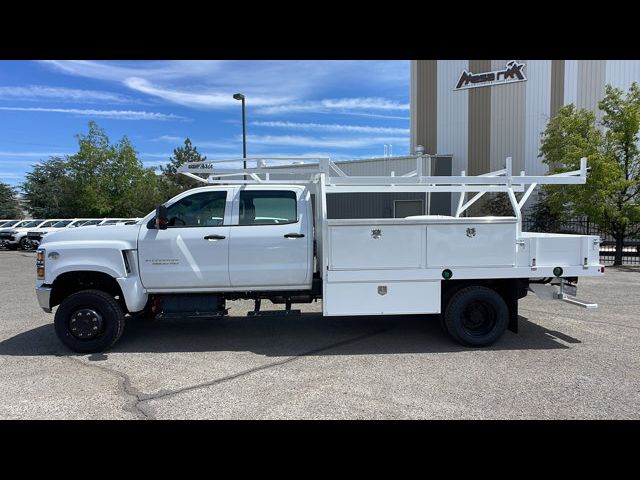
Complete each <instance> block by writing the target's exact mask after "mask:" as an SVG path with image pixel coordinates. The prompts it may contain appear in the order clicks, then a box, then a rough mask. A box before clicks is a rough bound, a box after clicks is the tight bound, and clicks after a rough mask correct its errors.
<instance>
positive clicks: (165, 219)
mask: <svg viewBox="0 0 640 480" xmlns="http://www.w3.org/2000/svg"><path fill="white" fill-rule="evenodd" d="M168 224H169V215H168V213H167V207H165V206H164V205H160V206H159V207H158V208H156V228H157V229H158V230H166V229H167V225H168Z"/></svg>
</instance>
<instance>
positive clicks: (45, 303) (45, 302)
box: [36, 285, 51, 313]
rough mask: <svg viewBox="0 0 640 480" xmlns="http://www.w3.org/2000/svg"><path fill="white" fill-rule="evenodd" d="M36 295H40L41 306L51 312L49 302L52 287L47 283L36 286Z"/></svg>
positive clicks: (39, 302)
mask: <svg viewBox="0 0 640 480" xmlns="http://www.w3.org/2000/svg"><path fill="white" fill-rule="evenodd" d="M36 297H38V304H39V305H40V308H42V310H44V311H45V312H47V313H51V306H50V305H51V304H50V303H49V300H50V298H51V287H49V286H46V285H40V286H39V287H36Z"/></svg>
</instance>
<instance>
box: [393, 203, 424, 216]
mask: <svg viewBox="0 0 640 480" xmlns="http://www.w3.org/2000/svg"><path fill="white" fill-rule="evenodd" d="M414 215H424V202H423V201H422V200H394V202H393V217H394V218H406V217H411V216H414Z"/></svg>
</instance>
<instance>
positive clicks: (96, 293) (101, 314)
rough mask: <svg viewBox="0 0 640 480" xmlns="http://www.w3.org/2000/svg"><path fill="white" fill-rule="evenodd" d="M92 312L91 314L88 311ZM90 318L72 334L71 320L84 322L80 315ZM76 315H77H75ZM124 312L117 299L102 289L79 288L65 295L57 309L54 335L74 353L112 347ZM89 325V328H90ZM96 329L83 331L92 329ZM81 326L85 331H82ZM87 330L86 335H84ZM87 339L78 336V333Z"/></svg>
mask: <svg viewBox="0 0 640 480" xmlns="http://www.w3.org/2000/svg"><path fill="white" fill-rule="evenodd" d="M90 312H93V313H90ZM85 314H86V315H87V316H88V317H90V320H89V322H92V323H84V324H82V325H78V327H82V328H81V331H80V333H74V331H73V329H76V330H77V328H76V327H72V323H74V322H78V318H79V317H80V318H79V322H80V323H82V322H85V320H83V319H82V318H81V317H82V316H83V315H85ZM78 316H79V317H78ZM124 323H125V320H124V313H123V311H122V307H120V304H118V301H117V300H116V299H115V298H113V297H112V296H111V295H109V294H108V293H105V292H103V291H102V290H82V291H80V292H78V293H74V294H73V295H70V296H69V297H67V298H65V299H64V300H63V301H62V303H61V304H60V306H59V307H58V310H57V311H56V315H55V320H54V325H55V330H56V335H57V336H58V338H59V339H60V341H61V342H62V343H64V344H65V345H66V346H67V347H69V348H70V349H71V350H73V351H74V352H78V353H96V352H102V351H104V350H107V349H109V348H111V347H112V346H113V345H114V344H115V343H116V342H117V341H118V340H119V339H120V336H122V332H123V331H124ZM89 327H91V328H89ZM93 327H98V328H96V329H95V330H96V332H93V331H90V332H86V330H87V329H88V330H93ZM83 329H84V330H83ZM85 333H86V334H85ZM83 335H84V336H85V337H88V338H80V337H81V336H83Z"/></svg>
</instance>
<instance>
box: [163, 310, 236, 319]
mask: <svg viewBox="0 0 640 480" xmlns="http://www.w3.org/2000/svg"><path fill="white" fill-rule="evenodd" d="M227 313H228V310H219V311H216V312H197V313H196V312H175V313H173V312H172V313H158V314H157V315H156V318H157V319H158V320H181V319H199V320H206V319H213V318H220V317H222V316H224V315H226V314H227Z"/></svg>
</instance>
